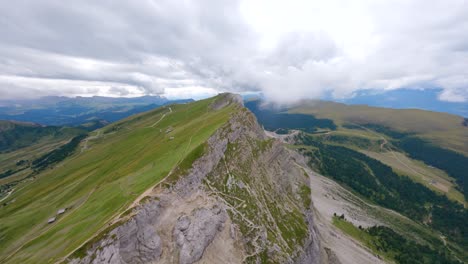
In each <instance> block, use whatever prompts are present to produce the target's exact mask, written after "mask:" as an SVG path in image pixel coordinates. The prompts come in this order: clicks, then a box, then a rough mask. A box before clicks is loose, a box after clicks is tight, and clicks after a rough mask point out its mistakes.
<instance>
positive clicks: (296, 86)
mask: <svg viewBox="0 0 468 264" xmlns="http://www.w3.org/2000/svg"><path fill="white" fill-rule="evenodd" d="M401 88H411V89H436V88H439V89H442V90H441V92H440V93H439V94H438V97H439V99H440V100H443V101H451V102H467V101H468V1H463V0H450V1H447V0H441V1H439V0H391V1H384V0H354V1H336V0H316V1H310V0H288V1H275V0H248V1H236V0H226V1H224V0H193V1H191V0H184V1H179V0H142V1H130V0H128V1H115V0H112V1H111V0H107V1H106V0H100V1H95V0H89V1H86V0H81V1H63V0H29V1H25V0H15V1H3V3H2V4H1V8H0V98H1V99H9V98H24V97H38V96H44V95H68V96H73V95H85V96H88V95H108V96H138V95H144V94H161V95H165V96H169V97H204V96H209V95H213V94H216V93H217V92H220V91H232V92H247V91H260V92H263V93H264V95H265V96H266V97H267V98H269V99H271V100H274V101H279V102H291V101H294V100H297V99H302V98H320V97H323V96H328V97H330V96H331V97H334V98H337V99H340V98H348V97H351V96H353V94H355V93H356V92H357V91H358V90H363V89H376V90H391V89H401Z"/></svg>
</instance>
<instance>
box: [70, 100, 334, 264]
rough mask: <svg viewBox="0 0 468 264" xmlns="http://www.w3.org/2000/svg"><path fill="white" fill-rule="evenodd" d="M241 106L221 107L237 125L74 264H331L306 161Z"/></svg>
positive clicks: (213, 138) (201, 151)
mask: <svg viewBox="0 0 468 264" xmlns="http://www.w3.org/2000/svg"><path fill="white" fill-rule="evenodd" d="M241 102H242V100H240V99H239V97H237V96H235V95H230V94H226V95H225V96H222V97H221V98H220V99H219V100H218V101H216V102H214V103H213V105H212V108H213V110H212V111H217V109H220V108H222V107H224V106H226V105H228V104H237V105H238V107H237V108H236V110H235V111H233V113H232V116H231V118H230V120H229V122H228V123H226V124H225V125H224V126H223V127H222V128H221V129H218V130H217V132H216V133H215V134H213V135H212V136H211V137H210V138H209V140H208V141H207V142H206V143H205V144H202V145H200V146H199V147H197V148H196V149H195V150H194V151H193V152H192V153H190V154H189V155H187V158H186V160H183V161H182V162H180V163H179V166H178V167H176V168H174V169H173V170H172V171H171V172H170V174H169V175H168V177H167V178H166V179H165V180H164V182H162V183H161V184H159V185H157V186H155V187H154V188H152V189H151V190H149V191H148V192H146V193H145V194H146V195H147V196H146V197H145V198H144V199H142V200H141V201H139V203H137V205H136V206H135V207H133V208H131V209H129V210H128V211H127V212H125V213H124V214H122V215H121V216H120V217H119V219H117V220H116V221H114V223H113V224H112V225H109V227H108V228H107V229H106V230H104V231H102V232H101V233H100V234H97V235H96V237H94V238H93V239H91V240H90V241H88V243H86V244H85V245H83V246H82V247H81V248H80V249H79V250H78V251H76V252H75V253H74V254H73V255H72V256H71V257H69V258H68V260H67V261H68V262H71V263H195V262H197V263H325V262H328V261H329V260H328V258H327V256H330V253H329V252H325V250H322V248H321V246H320V241H319V235H318V233H317V231H316V227H315V224H314V219H313V213H312V210H313V205H312V204H311V200H310V199H311V198H310V187H309V178H308V175H307V174H306V172H305V171H304V170H303V169H302V167H300V166H298V165H297V162H300V161H298V159H300V158H301V157H300V156H297V154H295V153H294V152H292V151H290V150H288V149H287V148H285V146H284V145H283V143H281V142H280V141H279V140H275V139H272V138H268V137H267V136H266V135H265V133H264V131H263V129H262V128H261V127H260V126H259V125H258V123H257V121H256V119H255V117H254V116H253V114H252V113H250V112H249V111H248V110H247V109H245V108H243V107H242V106H241ZM331 255H332V254H331ZM330 259H331V258H330Z"/></svg>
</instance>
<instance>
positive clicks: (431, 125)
mask: <svg viewBox="0 0 468 264" xmlns="http://www.w3.org/2000/svg"><path fill="white" fill-rule="evenodd" d="M288 113H302V114H311V115H314V116H315V117H316V118H328V119H331V120H333V121H334V122H335V123H336V124H339V125H343V124H346V123H353V124H359V125H365V124H376V125H380V126H383V127H388V128H391V129H393V130H396V131H400V132H404V133H413V134H416V135H418V136H419V137H421V138H423V139H426V140H429V141H431V142H433V143H434V144H436V145H439V146H441V147H443V148H448V149H451V150H454V151H457V152H460V153H463V154H464V155H466V156H468V127H466V126H464V125H463V123H464V118H463V117H461V116H456V115H451V114H446V113H439V112H431V111H425V110H417V109H389V108H380V107H369V106H365V105H346V104H340V103H334V102H325V101H309V102H304V103H302V104H300V105H298V106H295V107H292V108H291V109H288Z"/></svg>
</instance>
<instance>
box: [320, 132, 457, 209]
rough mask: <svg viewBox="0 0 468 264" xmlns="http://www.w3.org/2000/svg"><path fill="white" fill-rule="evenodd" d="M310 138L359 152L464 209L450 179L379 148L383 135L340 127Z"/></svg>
mask: <svg viewBox="0 0 468 264" xmlns="http://www.w3.org/2000/svg"><path fill="white" fill-rule="evenodd" d="M313 136H315V137H319V138H321V139H322V140H323V141H325V142H326V143H328V144H332V145H340V146H344V147H348V148H351V149H354V150H357V151H360V152H362V153H364V154H366V155H367V156H369V157H371V158H374V159H377V160H379V161H381V162H382V163H384V164H386V165H388V166H390V167H392V168H393V170H394V171H395V172H397V173H398V174H400V175H405V176H409V177H410V178H411V179H413V180H414V181H416V182H419V183H421V184H423V185H425V186H427V187H428V188H430V189H431V190H434V191H437V192H439V193H443V194H446V195H447V197H448V198H450V199H452V200H454V201H458V202H460V203H461V204H464V205H465V206H466V201H465V198H464V197H463V194H462V193H461V192H460V191H459V190H457V189H456V186H457V184H456V183H455V180H454V179H453V178H452V177H450V176H448V175H447V173H446V172H444V171H442V170H440V169H438V168H435V167H432V166H428V165H427V164H425V163H424V162H422V161H419V160H415V159H411V158H410V157H408V156H407V155H406V154H405V153H403V152H399V151H397V150H392V151H390V150H389V146H388V145H382V142H383V140H382V138H384V137H386V136H385V135H383V134H379V133H377V132H370V131H366V130H355V129H346V128H342V127H339V128H338V130H337V131H331V132H328V133H327V134H322V135H321V134H316V135H313ZM334 137H339V138H340V139H341V141H337V140H336V139H335V138H334ZM363 142H364V143H363ZM365 143H367V144H365Z"/></svg>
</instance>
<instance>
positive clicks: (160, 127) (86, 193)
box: [0, 97, 238, 263]
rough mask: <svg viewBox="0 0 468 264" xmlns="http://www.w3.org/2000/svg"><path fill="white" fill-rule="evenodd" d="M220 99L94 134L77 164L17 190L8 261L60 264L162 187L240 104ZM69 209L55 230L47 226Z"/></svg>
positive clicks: (2, 214) (1, 239)
mask: <svg viewBox="0 0 468 264" xmlns="http://www.w3.org/2000/svg"><path fill="white" fill-rule="evenodd" d="M218 99H220V97H216V98H211V99H207V100H203V101H198V102H195V103H190V104H181V105H171V106H167V107H162V108H159V109H156V110H153V111H150V112H146V113H142V114H138V115H136V116H132V117H130V118H127V119H125V120H122V121H119V122H116V123H114V124H112V125H109V126H107V127H104V128H102V129H99V130H97V131H95V132H93V133H92V134H91V135H90V136H89V137H87V138H86V139H84V140H82V141H81V144H80V146H78V148H77V149H76V151H74V154H72V155H71V156H70V157H68V158H66V159H65V160H64V161H63V162H60V163H59V164H57V165H56V166H54V167H53V168H52V169H48V170H44V171H42V172H40V173H39V174H38V175H36V176H35V177H34V178H33V179H31V180H30V181H25V182H22V183H21V184H19V185H18V186H16V187H15V190H14V192H13V193H12V194H11V195H9V196H8V197H7V198H6V199H3V200H2V207H0V222H1V228H0V256H1V259H0V262H2V263H5V262H6V263H19V262H20V263H46V262H54V261H56V260H58V259H60V258H61V257H64V256H65V255H66V254H68V253H71V252H72V251H74V250H76V249H77V248H78V247H79V246H80V245H81V244H82V243H83V242H85V241H86V239H87V238H89V237H90V236H92V235H93V234H96V233H97V232H98V231H99V230H101V229H102V228H104V227H105V226H106V224H107V222H108V221H109V220H110V219H111V218H112V217H114V216H116V215H118V214H119V213H122V212H123V211H124V210H125V209H126V208H127V207H128V206H129V205H130V204H131V203H132V201H133V200H135V199H136V198H137V197H138V196H139V195H140V194H142V192H144V191H145V190H147V189H148V188H149V187H151V186H153V185H155V184H157V183H159V182H161V181H162V180H163V179H164V178H165V177H166V176H167V175H168V174H169V173H170V172H171V171H172V170H173V169H174V168H175V167H176V166H177V164H179V163H180V162H181V161H182V160H184V158H185V157H187V155H189V154H190V153H192V151H193V150H194V149H196V148H197V147H198V146H200V145H201V144H203V143H204V142H205V141H206V140H207V139H208V137H210V136H211V135H212V134H213V133H214V131H216V130H217V129H218V128H219V127H220V126H221V125H222V124H224V123H225V122H226V121H227V120H228V118H229V116H230V114H231V113H232V112H233V111H236V109H237V108H238V105H236V104H229V105H227V106H225V107H222V108H221V109H219V110H213V109H212V108H211V107H210V106H211V105H212V104H213V103H216V101H217V100H218ZM61 208H65V209H66V213H65V214H64V215H60V216H58V217H57V219H56V221H55V223H54V224H53V225H49V224H48V223H47V220H48V219H49V218H51V217H54V216H55V215H56V212H57V210H59V209H61Z"/></svg>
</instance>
